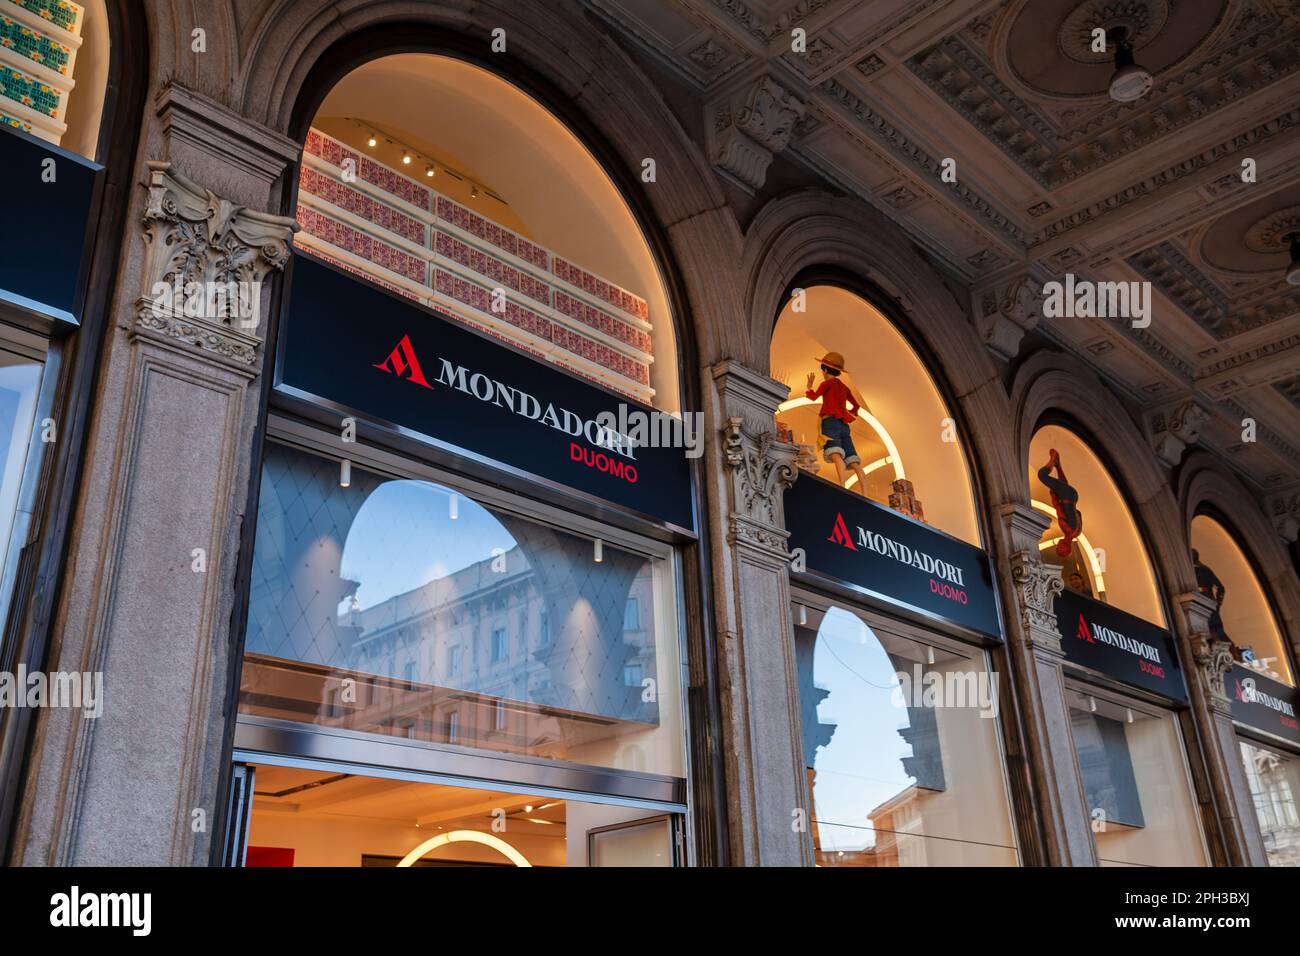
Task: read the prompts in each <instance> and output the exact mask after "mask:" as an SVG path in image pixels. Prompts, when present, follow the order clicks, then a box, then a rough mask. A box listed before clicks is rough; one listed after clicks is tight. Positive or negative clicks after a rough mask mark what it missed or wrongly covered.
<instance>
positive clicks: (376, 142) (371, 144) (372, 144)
mask: <svg viewBox="0 0 1300 956" xmlns="http://www.w3.org/2000/svg"><path fill="white" fill-rule="evenodd" d="M366 145H367V146H369V147H370V148H371V149H374V148H375V147H376V146H378V145H379V140H378V139H376V138H375V134H374V133H371V134H370V138H369V139H368V140H366Z"/></svg>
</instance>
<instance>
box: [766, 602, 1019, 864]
mask: <svg viewBox="0 0 1300 956" xmlns="http://www.w3.org/2000/svg"><path fill="white" fill-rule="evenodd" d="M800 604H802V605H805V606H807V607H808V608H810V609H815V610H818V611H820V612H822V613H823V614H825V613H826V612H827V611H829V610H830V609H831V608H832V607H838V608H841V609H842V610H845V611H848V612H849V613H850V614H853V615H854V616H855V617H857V618H858V619H859V620H860V621H862V623H864V624H865V625H866V626H867V627H868V628H870V629H871V630H872V631H883V632H885V633H887V634H889V635H890V636H892V637H896V638H901V639H903V640H906V641H912V642H913V643H916V644H920V645H921V646H923V647H924V646H927V645H928V646H933V647H935V648H939V649H942V650H944V651H946V652H947V653H950V654H957V655H960V656H964V657H967V658H968V659H970V660H972V661H979V662H980V663H981V664H982V666H983V668H984V673H986V674H994V673H996V672H995V671H994V669H993V655H992V654H991V653H990V649H989V647H988V646H987V645H986V644H985V643H983V642H978V643H977V642H974V641H970V640H963V639H960V638H957V637H954V636H953V635H952V634H949V633H945V632H944V631H943V630H941V629H939V627H924V626H921V625H919V624H915V623H912V622H911V621H908V620H905V619H902V618H897V617H890V616H888V615H886V614H883V613H881V612H880V611H879V610H876V609H874V608H872V607H870V606H867V605H864V604H861V603H856V602H854V601H851V600H848V599H846V598H844V597H842V596H840V595H837V594H835V593H834V592H821V591H818V590H814V589H812V588H810V587H808V586H806V585H803V584H799V583H796V582H795V581H794V580H792V581H791V586H790V613H791V614H792V615H793V614H794V612H795V607H796V605H800ZM952 630H954V631H955V632H958V633H960V629H957V628H953V629H952ZM1010 683H1011V679H1010V677H1009V675H1002V674H999V675H998V682H997V691H998V716H997V718H995V719H994V721H993V723H994V728H993V729H994V732H995V734H996V735H997V755H998V767H999V770H1000V780H1001V783H1002V791H1003V795H1004V798H1005V802H1006V808H1007V827H1008V829H1009V831H1010V833H1011V837H1012V839H1013V840H1014V841H1015V846H1014V850H1015V853H1016V865H1017V866H1019V867H1024V866H1028V865H1030V863H1029V861H1027V860H1026V852H1027V847H1026V845H1025V839H1024V835H1023V834H1022V833H1021V829H1020V821H1019V819H1018V816H1017V804H1016V800H1015V793H1014V792H1013V791H1012V789H1011V768H1010V766H1009V765H1008V763H1007V738H1006V733H1005V732H1004V729H1003V726H1002V714H1003V712H1004V711H1005V709H1006V706H1007V702H1008V698H1009V697H1010V694H1011V689H1010V686H1009V685H1010ZM801 706H802V705H801ZM797 730H798V733H797V735H796V737H797V740H798V746H799V759H800V765H801V766H804V765H806V763H807V756H806V755H805V754H804V753H803V727H802V725H800V726H799V727H798V728H797ZM808 799H810V800H811V799H812V793H811V791H809V793H808ZM810 809H811V808H810ZM804 839H805V841H806V842H807V844H808V852H809V854H810V855H811V854H812V852H813V850H812V847H813V843H812V839H813V838H812V830H811V828H808V829H807V832H805V834H804Z"/></svg>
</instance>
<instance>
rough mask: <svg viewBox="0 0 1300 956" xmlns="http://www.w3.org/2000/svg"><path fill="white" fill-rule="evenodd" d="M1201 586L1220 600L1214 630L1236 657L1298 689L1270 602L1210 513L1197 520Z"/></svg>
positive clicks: (1195, 561) (1195, 549) (1194, 548)
mask: <svg viewBox="0 0 1300 956" xmlns="http://www.w3.org/2000/svg"><path fill="white" fill-rule="evenodd" d="M1192 552H1193V554H1192V559H1193V564H1194V566H1195V569H1196V585H1197V587H1198V588H1199V589H1200V590H1201V591H1202V592H1203V593H1205V594H1207V595H1209V596H1210V597H1211V598H1213V599H1215V600H1216V603H1217V604H1218V616H1217V618H1215V619H1212V620H1211V622H1210V626H1211V629H1212V630H1214V631H1215V632H1216V633H1217V634H1218V635H1219V636H1221V637H1226V638H1227V639H1228V640H1229V641H1231V642H1232V656H1233V657H1234V658H1235V659H1236V660H1237V661H1238V662H1239V663H1241V664H1244V665H1245V666H1247V667H1249V668H1251V669H1252V670H1257V671H1259V672H1260V673H1261V674H1264V675H1265V676H1266V677H1271V678H1272V679H1273V680H1276V681H1281V682H1282V683H1284V684H1290V685H1291V686H1292V687H1294V686H1295V675H1294V674H1293V673H1292V671H1291V662H1290V660H1289V659H1288V656H1287V652H1286V644H1285V642H1284V641H1283V639H1282V633H1281V631H1279V630H1278V626H1277V621H1276V620H1275V619H1274V617H1273V612H1272V610H1270V608H1269V604H1268V598H1267V597H1265V595H1264V589H1263V588H1262V587H1260V583H1259V578H1258V577H1256V576H1255V572H1254V569H1253V568H1252V567H1251V565H1250V562H1249V561H1248V560H1247V559H1246V555H1245V554H1244V553H1243V552H1242V550H1241V548H1239V547H1238V546H1237V543H1236V542H1235V541H1234V540H1233V539H1232V535H1231V534H1229V533H1228V530H1227V529H1226V528H1224V527H1223V525H1221V524H1219V522H1217V521H1215V520H1214V519H1213V518H1211V517H1208V516H1207V515H1197V516H1196V517H1195V518H1193V519H1192Z"/></svg>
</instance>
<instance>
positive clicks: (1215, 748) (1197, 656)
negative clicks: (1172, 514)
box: [1178, 591, 1268, 866]
mask: <svg viewBox="0 0 1300 956" xmlns="http://www.w3.org/2000/svg"><path fill="white" fill-rule="evenodd" d="M1178 603H1179V604H1180V605H1181V606H1182V610H1183V619H1184V623H1185V624H1186V626H1187V634H1188V643H1189V645H1190V647H1191V651H1192V655H1191V656H1192V665H1193V666H1192V667H1189V668H1188V671H1189V673H1188V683H1189V685H1194V686H1190V687H1189V688H1188V689H1189V691H1190V692H1191V698H1192V712H1193V715H1194V717H1195V718H1196V720H1197V722H1198V723H1199V724H1201V726H1202V728H1203V729H1202V733H1201V737H1202V739H1203V740H1204V742H1205V759H1206V763H1207V764H1208V765H1209V771H1210V773H1209V777H1210V786H1211V788H1212V789H1213V791H1214V803H1215V806H1216V808H1217V810H1216V812H1217V816H1218V822H1219V829H1220V832H1221V833H1222V836H1223V842H1224V848H1225V850H1226V851H1227V854H1228V863H1229V865H1231V866H1267V865H1268V859H1267V857H1266V856H1265V854H1264V840H1263V837H1262V836H1261V835H1260V832H1259V822H1258V820H1257V819H1256V817H1255V804H1254V798H1253V797H1252V796H1251V794H1250V787H1249V785H1248V784H1247V782H1246V769H1245V766H1244V764H1243V763H1242V760H1241V748H1240V747H1239V746H1238V744H1237V731H1236V729H1235V728H1234V727H1233V725H1232V702H1231V700H1229V698H1228V695H1227V692H1226V690H1225V687H1224V678H1225V677H1226V675H1227V673H1228V671H1230V670H1231V669H1232V653H1231V651H1230V650H1229V648H1230V646H1231V645H1230V644H1229V643H1228V642H1227V641H1225V640H1223V639H1222V638H1218V637H1215V636H1214V635H1213V634H1211V633H1210V617H1211V615H1213V613H1214V608H1215V604H1214V600H1213V599H1212V598H1210V597H1209V596H1208V595H1205V594H1202V593H1200V592H1199V591H1191V592H1188V593H1186V594H1180V595H1179V596H1178Z"/></svg>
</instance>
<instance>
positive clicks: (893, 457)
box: [776, 395, 907, 487]
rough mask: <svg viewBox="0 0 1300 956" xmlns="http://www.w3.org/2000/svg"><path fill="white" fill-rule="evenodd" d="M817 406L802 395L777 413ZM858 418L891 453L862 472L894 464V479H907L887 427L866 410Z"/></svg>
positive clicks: (783, 403) (784, 404)
mask: <svg viewBox="0 0 1300 956" xmlns="http://www.w3.org/2000/svg"><path fill="white" fill-rule="evenodd" d="M815 404H817V401H816V400H815V399H811V398H809V397H808V396H806V395H800V396H799V397H798V398H792V399H790V400H788V401H784V402H782V403H781V404H780V405H778V406H777V407H776V410H777V412H786V411H789V410H790V409H792V408H801V407H803V406H804V405H815ZM858 418H860V419H862V420H863V421H864V422H866V423H867V424H868V425H870V426H871V427H872V428H873V429H875V432H876V434H877V435H879V436H880V441H881V444H883V445H884V446H885V448H886V450H887V451H888V452H889V454H888V455H887V456H886V457H884V458H882V459H880V460H879V462H872V463H871V466H870V467H868V468H864V469H862V470H863V471H868V472H869V471H871V469H872V468H879V467H881V465H884V464H892V465H893V466H894V477H896V478H906V477H907V473H906V472H905V471H904V470H903V459H902V458H901V457H900V456H899V454H898V446H897V445H895V444H894V439H892V438H891V437H889V432H888V431H886V430H885V426H884V425H882V424H880V419H878V418H876V416H875V415H873V414H871V413H870V412H869V411H867V410H866V409H865V408H863V409H859V410H858ZM854 477H855V478H856V477H857V476H856V475H855V476H854ZM846 487H847V486H846Z"/></svg>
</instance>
